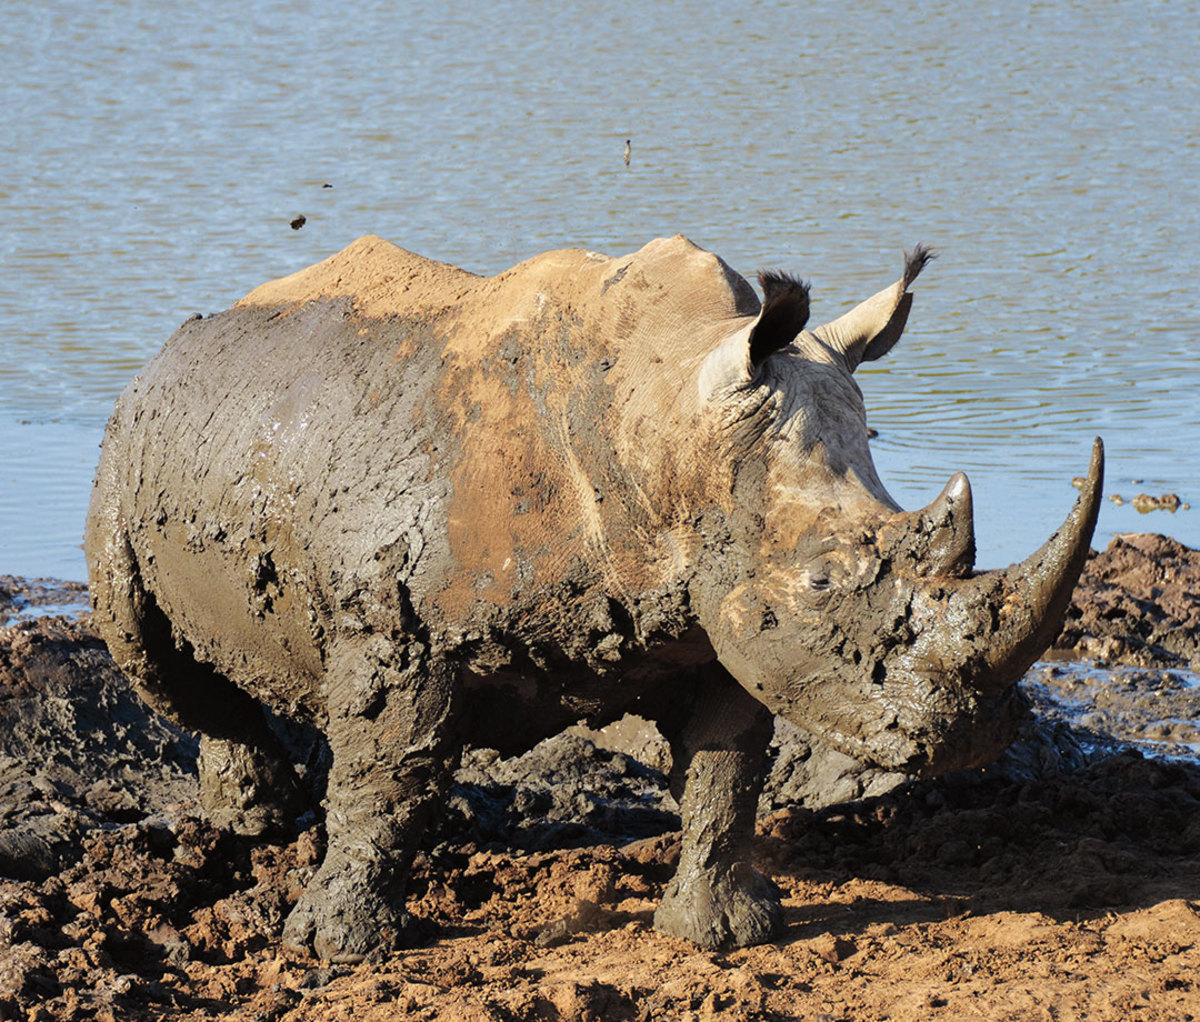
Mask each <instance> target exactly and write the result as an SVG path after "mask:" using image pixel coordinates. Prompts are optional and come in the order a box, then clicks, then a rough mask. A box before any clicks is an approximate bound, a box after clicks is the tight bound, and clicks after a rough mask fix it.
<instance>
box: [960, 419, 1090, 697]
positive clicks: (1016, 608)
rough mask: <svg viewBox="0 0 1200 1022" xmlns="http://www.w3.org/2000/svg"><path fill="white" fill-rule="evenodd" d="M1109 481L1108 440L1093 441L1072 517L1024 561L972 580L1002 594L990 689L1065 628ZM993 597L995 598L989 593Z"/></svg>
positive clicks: (988, 652)
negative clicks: (1106, 466)
mask: <svg viewBox="0 0 1200 1022" xmlns="http://www.w3.org/2000/svg"><path fill="white" fill-rule="evenodd" d="M1103 483H1104V444H1103V443H1102V440H1100V438H1099V437H1097V438H1096V440H1094V441H1093V443H1092V462H1091V464H1090V465H1088V469H1087V481H1086V482H1085V483H1084V487H1082V493H1081V494H1080V497H1079V499H1078V500H1076V501H1075V506H1074V507H1073V509H1072V510H1070V513H1069V515H1068V516H1067V521H1066V522H1063V523H1062V525H1061V527H1060V528H1058V529H1057V531H1055V534H1054V535H1052V536H1050V539H1049V540H1046V542H1045V543H1043V545H1042V547H1040V548H1039V549H1038V551H1037V552H1036V553H1033V554H1031V555H1030V557H1027V558H1026V559H1025V560H1022V561H1021V563H1020V564H1014V565H1012V566H1009V567H1008V569H1006V570H1003V571H998V572H988V573H985V575H982V576H978V577H977V578H973V579H971V581H970V582H967V587H968V591H970V590H971V589H972V588H973V589H974V590H977V591H979V594H980V595H984V593H983V590H988V591H989V593H990V594H994V593H995V589H994V587H996V585H997V584H998V588H1000V589H1001V593H1002V601H1001V602H1000V603H998V607H1000V613H998V614H997V615H996V621H997V624H996V626H995V632H994V635H992V636H991V641H990V642H988V644H986V647H985V649H984V661H985V671H984V672H983V675H984V678H986V679H989V681H990V684H989V685H988V686H986V687H988V689H990V690H992V691H995V690H996V689H1003V687H1007V686H1009V685H1012V684H1014V683H1015V681H1016V680H1018V679H1020V677H1021V675H1022V674H1024V673H1025V672H1026V671H1028V668H1030V666H1031V665H1032V663H1033V661H1034V660H1037V659H1038V657H1039V656H1040V655H1042V654H1043V653H1044V651H1045V649H1046V647H1049V645H1050V643H1052V642H1054V641H1055V638H1056V637H1057V635H1058V631H1060V630H1061V629H1062V620H1063V617H1064V615H1066V613H1067V607H1068V606H1069V605H1070V594H1072V593H1073V591H1074V589H1075V583H1076V582H1078V581H1079V575H1080V572H1081V571H1082V570H1084V564H1085V561H1086V560H1087V554H1088V551H1090V546H1091V542H1092V531H1093V530H1094V529H1096V518H1097V515H1098V513H1099V510H1100V489H1102V487H1103ZM988 599H995V596H994V595H989V596H988ZM992 606H997V605H995V603H994V605H992Z"/></svg>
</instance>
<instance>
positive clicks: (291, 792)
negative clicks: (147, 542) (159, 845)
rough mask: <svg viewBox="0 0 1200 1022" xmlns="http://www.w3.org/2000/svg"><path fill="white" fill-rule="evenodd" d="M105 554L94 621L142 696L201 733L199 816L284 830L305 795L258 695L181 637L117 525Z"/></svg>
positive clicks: (258, 833)
mask: <svg viewBox="0 0 1200 1022" xmlns="http://www.w3.org/2000/svg"><path fill="white" fill-rule="evenodd" d="M105 554H106V556H105V559H104V561H103V562H102V563H103V571H101V572H94V573H93V580H92V599H93V603H94V605H95V620H96V623H97V625H98V627H99V628H100V630H101V632H102V633H103V635H104V639H105V642H106V643H107V644H108V648H109V652H110V653H112V655H113V658H114V659H115V660H116V661H117V663H118V664H119V665H120V666H121V669H122V670H123V671H124V672H125V673H126V674H127V675H128V676H129V678H130V679H131V680H132V682H133V685H134V688H135V689H136V690H137V693H138V695H139V696H140V697H141V698H142V700H143V701H144V702H145V703H146V704H147V705H149V706H150V708H151V709H153V710H154V711H155V712H156V713H159V714H161V715H162V716H164V717H166V718H167V719H168V720H170V721H173V722H174V723H175V724H178V725H179V726H180V727H183V728H186V729H187V730H189V731H195V732H197V733H199V735H200V736H201V737H200V757H199V761H198V763H197V767H198V771H199V774H200V804H201V807H202V809H203V810H204V814H205V816H206V817H207V818H208V820H209V822H210V823H212V824H213V826H215V827H217V828H218V829H220V830H228V831H233V832H234V833H237V834H241V835H243V836H247V837H266V838H274V837H286V836H289V835H290V834H291V833H292V832H293V831H294V830H295V821H296V818H297V817H298V816H300V815H301V814H302V813H304V812H305V811H306V810H307V809H308V808H309V796H308V792H307V791H306V790H305V788H304V786H303V785H302V784H301V782H300V779H299V778H298V777H297V776H296V772H295V770H294V769H293V768H292V765H291V762H290V760H289V758H288V756H287V753H286V751H285V750H284V748H283V746H282V745H281V744H280V742H279V740H278V739H277V738H276V737H275V735H274V733H273V732H272V731H271V729H270V727H269V726H268V725H267V721H266V717H265V714H264V711H263V707H262V705H261V704H260V703H259V702H258V700H256V699H254V698H253V697H252V696H250V695H249V694H248V693H246V692H244V691H242V690H241V689H240V688H238V687H237V686H236V685H234V684H233V683H232V682H230V681H229V680H228V679H227V678H225V677H224V675H222V674H220V673H218V672H217V671H216V670H215V669H213V668H212V667H211V666H209V665H208V664H204V663H200V662H199V661H197V660H196V658H195V657H194V656H193V655H192V652H191V649H190V647H189V646H188V644H187V643H186V642H180V641H177V639H176V637H175V636H174V634H173V632H172V629H171V623H170V621H169V620H168V619H167V616H166V615H165V614H164V613H163V611H162V610H161V608H160V607H159V606H158V603H157V601H156V600H155V599H154V595H153V593H151V592H149V591H148V590H147V589H146V588H145V586H144V585H143V584H142V579H141V573H140V571H139V570H138V567H137V562H136V559H135V558H134V555H133V551H132V550H131V549H130V546H129V542H128V540H127V539H126V538H125V535H124V533H123V532H121V531H120V530H119V529H114V530H113V534H112V538H111V539H110V540H109V542H108V543H107V544H106V547H105Z"/></svg>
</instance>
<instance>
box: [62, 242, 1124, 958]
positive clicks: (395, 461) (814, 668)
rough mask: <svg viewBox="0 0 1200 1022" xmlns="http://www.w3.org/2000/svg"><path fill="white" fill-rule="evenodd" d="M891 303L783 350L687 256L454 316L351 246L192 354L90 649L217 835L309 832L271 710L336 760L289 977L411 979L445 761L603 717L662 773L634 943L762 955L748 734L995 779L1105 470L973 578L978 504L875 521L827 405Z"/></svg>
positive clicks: (450, 288) (454, 285)
mask: <svg viewBox="0 0 1200 1022" xmlns="http://www.w3.org/2000/svg"><path fill="white" fill-rule="evenodd" d="M927 259H928V253H927V252H926V251H925V250H923V249H918V250H917V251H916V252H915V253H913V254H912V255H910V256H909V257H908V258H907V259H906V262H905V268H904V273H903V275H902V277H901V279H900V280H899V281H897V282H896V284H894V285H893V286H892V287H890V288H887V289H885V290H884V291H881V292H880V293H879V294H877V295H875V296H874V297H873V298H871V299H868V300H867V301H866V302H864V303H863V304H862V305H860V306H858V307H857V308H856V309H854V310H853V311H851V312H849V313H847V314H846V315H844V316H842V317H840V318H839V319H837V320H835V321H833V322H832V323H828V324H826V325H824V326H821V327H818V328H817V329H815V330H808V329H806V328H805V324H806V321H807V317H808V291H807V288H806V286H805V285H804V284H802V283H801V282H799V281H797V280H794V279H792V278H790V277H787V276H785V275H782V274H763V275H761V276H760V281H761V283H762V285H763V289H764V293H765V299H764V302H763V303H762V304H761V305H760V303H759V300H758V298H757V297H756V296H755V294H754V291H753V289H752V288H751V287H750V286H749V285H748V284H747V283H746V281H745V280H743V279H742V278H741V277H739V276H738V275H737V274H736V273H734V272H733V271H732V270H730V269H729V267H728V266H726V265H725V264H724V263H723V262H722V261H721V260H720V259H718V258H717V257H716V256H713V255H711V254H709V253H706V252H704V251H702V250H700V249H698V248H696V247H695V246H694V245H692V244H691V243H690V242H688V241H686V240H685V239H683V238H680V237H677V238H674V239H670V240H660V241H655V242H651V243H650V244H649V245H647V246H645V247H644V248H642V249H641V250H640V251H638V252H636V253H633V254H632V255H628V256H624V257H622V258H618V259H609V258H605V257H602V256H598V255H595V254H592V253H586V252H579V251H560V252H551V253H548V254H546V255H543V256H539V257H537V258H535V259H531V260H529V261H528V262H525V263H522V264H521V265H519V266H517V267H515V268H513V269H512V270H509V271H507V272H505V273H501V274H499V275H498V276H496V277H490V278H483V277H478V276H474V275H472V274H470V273H466V272H464V271H462V270H459V269H456V268H454V267H451V266H447V265H445V264H441V263H436V262H432V261H430V260H427V259H423V258H420V257H418V256H415V255H412V254H410V253H408V252H404V251H402V250H401V249H398V248H396V247H394V246H392V245H389V244H387V243H386V242H383V241H381V240H380V239H378V238H373V237H367V238H363V239H360V240H359V241H357V242H355V243H354V244H353V245H351V246H350V247H349V248H347V249H346V250H344V251H343V252H340V253H338V254H337V255H335V256H333V257H331V258H330V259H328V260H326V261H325V262H323V263H320V264H318V265H316V266H313V267H311V268H309V269H307V270H304V271H302V272H300V273H297V274H295V275H293V276H290V277H287V278H284V279H282V280H278V281H274V282H272V283H269V284H265V285H263V286H262V287H260V288H258V289H257V290H255V291H254V292H252V293H251V294H250V295H248V296H247V297H246V298H245V299H243V300H242V301H240V302H238V303H237V304H236V305H235V306H234V307H233V308H232V309H230V310H228V311H227V312H223V313H220V314H218V315H215V316H212V317H209V318H203V319H201V318H193V319H192V320H190V321H189V322H187V323H185V324H184V325H183V326H182V327H181V328H180V329H179V331H178V332H177V333H176V334H175V335H174V337H172V338H171V340H170V341H168V343H167V344H166V346H165V347H164V348H163V350H162V352H161V353H160V354H159V355H158V356H157V357H156V358H155V359H154V360H153V361H152V362H151V363H150V365H149V366H148V367H147V368H146V369H145V371H144V372H143V373H142V374H141V375H140V376H139V377H138V378H137V379H135V380H134V381H133V383H131V384H130V386H129V387H128V389H127V390H126V391H125V393H124V394H123V395H122V397H121V398H120V400H119V401H118V403H117V406H116V410H115V412H114V414H113V417H112V420H111V422H110V424H109V427H108V432H107V435H106V438H105V442H104V451H103V455H102V458H101V462H100V467H99V470H98V474H97V480H96V488H95V492H94V495H93V499H92V505H91V510H90V513H89V517H88V526H87V536H86V549H87V555H88V562H89V567H90V571H91V578H92V593H93V599H94V604H95V610H96V621H97V623H98V624H99V626H100V628H101V630H102V631H103V633H104V636H105V638H106V640H107V641H108V644H109V647H110V648H111V650H112V652H113V654H114V656H115V657H116V659H117V661H118V663H119V664H120V665H121V666H122V668H123V669H124V670H125V671H126V672H127V673H128V674H129V675H130V676H131V677H132V678H133V679H134V682H135V684H136V685H137V686H138V689H139V691H140V692H141V693H142V694H143V696H144V697H145V698H146V699H147V700H148V701H149V702H150V703H151V704H152V705H154V706H155V707H157V708H158V709H160V710H162V711H163V712H165V713H167V714H169V715H171V716H172V717H174V718H175V719H176V720H178V721H179V722H181V723H182V724H184V725H185V726H188V727H191V728H193V729H195V730H198V731H200V732H201V733H202V735H203V736H204V737H203V742H202V756H201V774H202V778H201V780H202V797H203V799H204V802H205V805H206V808H207V810H208V811H209V812H210V813H211V815H212V816H213V817H214V819H215V820H216V821H217V822H219V823H221V824H224V825H226V826H231V827H235V828H237V829H239V830H241V831H243V832H248V833H262V832H265V831H267V830H270V829H272V828H282V827H286V826H287V825H288V824H289V822H290V820H293V819H294V818H295V815H296V813H297V812H298V811H299V810H300V807H302V806H303V805H304V804H305V798H306V795H305V793H304V791H303V790H302V786H301V785H300V783H299V782H298V780H297V778H296V774H295V773H294V771H293V769H292V767H291V765H290V764H289V763H288V762H287V759H286V756H285V754H284V752H283V750H282V748H281V746H280V745H279V743H278V742H277V740H276V739H275V737H274V736H273V732H272V731H271V729H270V728H269V727H268V726H267V724H266V722H265V718H264V712H263V708H264V707H269V708H270V710H271V711H272V712H273V713H275V714H278V715H282V716H284V717H289V718H295V719H298V720H302V721H306V722H308V723H309V724H311V725H314V726H315V727H317V728H319V729H320V730H321V731H323V732H324V734H325V735H326V736H327V738H328V741H329V746H330V749H331V751H332V754H333V757H332V765H331V768H330V774H329V780H328V789H327V793H326V799H325V811H326V817H325V818H326V827H327V834H328V852H327V854H326V856H325V860H324V862H323V864H322V865H321V867H320V869H319V871H318V872H317V874H316V876H315V877H314V879H313V880H312V882H311V883H310V885H309V886H308V888H307V889H306V890H305V892H304V893H303V895H302V896H301V898H300V901H299V902H298V904H297V905H296V907H295V909H294V910H293V911H292V913H291V915H290V916H289V918H288V920H287V924H286V927H285V931H284V939H285V940H286V941H287V942H288V943H289V944H291V945H294V946H299V947H304V948H311V949H314V950H315V951H316V952H317V953H318V954H320V955H321V956H323V957H327V958H331V959H335V960H353V959H355V958H358V957H361V956H362V955H364V954H367V953H369V952H370V951H372V950H373V949H375V948H378V947H389V946H395V945H398V944H400V943H402V942H403V941H404V940H405V936H406V933H405V931H406V929H407V928H408V925H409V919H408V917H407V916H406V914H405V911H404V884H405V877H406V874H407V870H408V866H409V862H410V859H411V857H412V855H413V852H414V849H415V847H416V844H417V842H418V841H419V839H420V836H421V833H422V831H423V830H424V828H425V826H426V824H427V822H428V820H429V819H430V816H431V814H432V813H434V812H435V811H436V808H437V805H438V800H439V798H440V796H441V794H442V792H443V791H444V789H445V787H446V784H447V779H448V777H449V774H450V771H451V769H452V766H453V764H454V762H455V759H456V756H457V754H458V749H459V748H460V745H461V743H463V742H464V741H467V742H471V743H473V744H487V745H493V746H496V747H498V748H500V749H502V750H516V749H518V748H521V747H528V746H529V745H531V744H533V743H534V742H536V741H537V740H538V739H540V738H542V737H545V736H547V735H549V734H552V733H554V732H556V731H558V730H560V729H561V728H562V727H563V726H565V725H567V724H570V723H573V722H575V721H577V720H579V719H588V720H590V721H592V722H603V721H605V720H610V719H613V718H615V717H617V716H620V715H621V714H622V713H624V712H626V711H630V710H633V711H636V712H639V713H641V714H642V715H643V716H646V717H648V718H649V719H651V720H654V721H656V722H657V723H658V724H659V726H660V728H661V730H662V731H663V733H664V734H665V735H666V736H667V737H668V739H669V740H670V741H671V744H672V748H673V751H674V759H675V764H676V766H675V771H674V774H675V776H674V777H673V782H674V784H675V786H676V788H677V790H678V791H679V793H680V798H681V807H682V813H683V818H684V841H683V850H682V857H681V862H680V866H679V870H678V873H677V875H676V877H675V879H674V881H673V882H672V884H671V885H670V887H669V889H668V891H667V894H666V897H665V899H664V902H663V904H662V906H661V907H660V909H659V911H658V914H657V916H656V924H657V926H658V927H659V929H661V930H664V931H666V932H669V933H674V934H678V935H683V936H687V937H689V938H691V939H693V940H696V941H698V942H700V943H702V944H706V945H708V946H729V945H735V944H746V943H752V942H756V941H762V940H766V939H769V938H770V937H771V936H772V935H773V934H774V933H776V932H777V930H778V927H779V922H780V914H779V900H778V894H777V893H776V892H775V891H774V890H773V888H772V887H771V885H770V884H769V883H767V882H766V881H765V880H764V879H763V878H762V877H761V876H759V875H758V874H757V873H756V872H755V871H754V870H753V869H752V868H751V867H750V866H749V865H748V864H747V863H746V862H745V861H744V843H745V840H746V839H747V837H748V836H749V834H750V833H751V832H752V830H753V824H754V807H755V803H756V797H757V792H758V788H759V786H760V784H761V776H762V770H763V760H764V756H765V752H766V749H767V745H768V740H769V735H770V723H771V717H772V714H782V715H784V716H786V717H787V718H789V719H790V720H792V721H794V722H796V723H798V724H799V725H801V726H803V727H805V728H806V729H808V730H810V731H813V732H815V733H817V734H819V735H821V736H822V737H823V738H824V739H826V740H827V741H830V742H832V743H833V744H835V745H837V746H838V747H840V748H842V749H843V750H845V751H847V752H849V753H850V754H852V755H855V756H857V757H859V758H862V759H868V760H874V761H876V762H878V763H880V764H882V765H885V766H889V767H893V768H897V769H904V770H909V771H922V770H924V771H932V770H941V769H947V768H951V767H957V766H964V765H968V764H972V763H978V762H981V761H984V760H986V759H987V758H989V757H991V756H992V755H994V754H995V753H996V752H997V751H998V750H999V748H1000V747H1001V746H1002V745H1003V744H1005V742H1006V741H1007V738H1008V735H1009V733H1010V729H1009V726H1008V724H1009V723H1010V722H1011V720H1012V719H1013V718H1014V716H1015V706H1016V700H1015V699H1014V698H1013V693H1012V690H1011V685H1012V683H1013V682H1014V681H1015V680H1016V679H1017V678H1018V677H1019V676H1020V675H1021V673H1022V672H1023V671H1024V670H1025V669H1026V668H1027V667H1028V665H1029V664H1030V662H1031V661H1032V660H1033V659H1034V657H1035V656H1037V655H1038V653H1040V651H1041V650H1042V649H1043V648H1044V646H1045V645H1046V644H1047V643H1048V642H1049V641H1050V639H1051V638H1052V636H1053V634H1054V632H1055V630H1056V629H1057V628H1058V627H1059V625H1060V623H1061V619H1062V616H1063V613H1064V610H1065V607H1066V603H1067V600H1068V598H1069V594H1070V591H1071V589H1072V587H1073V585H1074V583H1075V581H1076V578H1077V576H1078V573H1079V571H1080V569H1081V567H1082V564H1083V560H1084V558H1085V556H1086V554H1087V550H1088V543H1089V540H1090V537H1091V532H1092V528H1093V526H1094V523H1095V517H1096V511H1097V506H1098V496H1099V489H1100V482H1101V474H1102V465H1101V461H1102V455H1101V450H1100V445H1099V441H1097V443H1096V447H1095V450H1094V453H1093V459H1092V466H1091V471H1090V474H1089V477H1088V482H1087V485H1086V486H1085V487H1084V490H1085V492H1084V494H1083V496H1082V497H1081V498H1080V499H1079V502H1078V503H1077V505H1076V507H1075V509H1074V510H1073V511H1072V512H1071V515H1070V516H1069V517H1068V519H1067V521H1066V523H1065V524H1064V526H1063V527H1062V528H1061V529H1060V530H1059V531H1058V532H1057V533H1056V534H1055V535H1054V536H1053V537H1052V538H1051V539H1050V540H1049V541H1048V542H1047V543H1046V544H1045V546H1043V547H1042V549H1041V550H1039V551H1038V552H1037V553H1035V554H1034V555H1033V556H1032V557H1031V558H1029V559H1028V560H1027V561H1025V562H1023V563H1022V564H1019V565H1014V566H1013V567H1011V568H1009V569H1007V570H1005V571H996V572H982V573H976V572H975V571H974V565H973V561H974V534H973V528H972V515H971V491H970V487H969V485H968V484H967V481H966V478H965V477H964V476H962V475H961V474H960V475H956V476H955V477H954V478H953V479H952V480H951V481H950V483H949V484H948V485H947V487H946V489H945V490H944V491H943V492H942V494H941V495H940V496H939V497H938V498H937V499H936V500H934V501H933V503H931V504H930V505H929V506H928V507H926V508H924V509H922V510H920V511H915V512H904V511H902V510H901V509H900V508H899V507H898V506H897V505H896V503H895V502H894V501H893V500H892V499H891V498H890V497H889V496H888V494H887V492H886V491H885V489H884V487H883V485H882V484H881V482H880V481H879V478H878V476H877V474H876V472H875V469H874V466H873V464H872V461H871V455H870V451H869V450H868V446H867V428H866V420H865V413H864V410H863V403H862V396H861V393H860V392H859V389H858V387H857V386H856V385H855V383H854V380H853V378H852V375H851V374H852V373H853V371H854V369H855V368H856V367H857V366H858V364H859V363H860V362H861V361H863V360H870V359H876V358H879V357H880V356H881V355H883V354H885V353H886V352H887V351H888V350H889V349H890V348H891V347H892V346H893V345H894V344H895V343H896V341H897V339H898V338H899V336H900V334H901V332H902V330H903V328H904V323H905V320H906V318H907V316H908V312H909V308H910V305H911V302H912V294H911V292H910V290H909V285H910V284H911V283H912V281H913V279H914V278H915V277H916V275H917V273H918V272H919V271H920V270H921V268H922V266H923V265H924V264H925V262H926V260H927Z"/></svg>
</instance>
